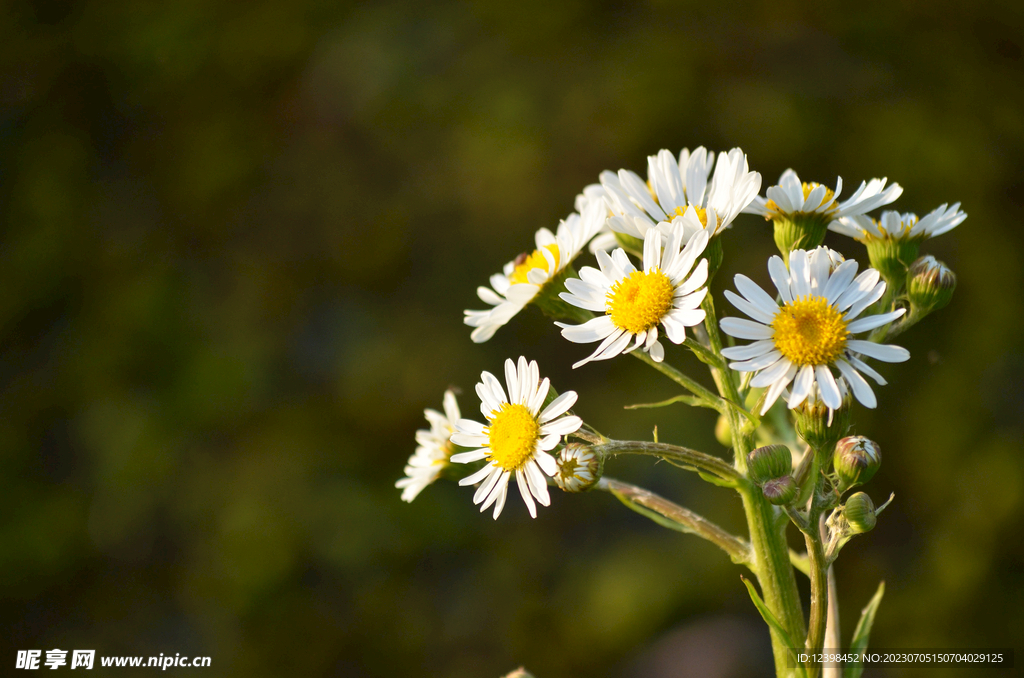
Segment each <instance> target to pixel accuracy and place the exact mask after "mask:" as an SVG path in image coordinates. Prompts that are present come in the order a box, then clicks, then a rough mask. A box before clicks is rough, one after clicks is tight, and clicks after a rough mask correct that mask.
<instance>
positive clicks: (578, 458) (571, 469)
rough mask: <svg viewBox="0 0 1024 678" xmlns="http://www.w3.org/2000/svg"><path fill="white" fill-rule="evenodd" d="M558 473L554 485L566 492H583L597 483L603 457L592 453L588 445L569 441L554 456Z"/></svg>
mask: <svg viewBox="0 0 1024 678" xmlns="http://www.w3.org/2000/svg"><path fill="white" fill-rule="evenodd" d="M555 461H556V462H558V473H556V474H555V478H554V480H555V485H558V487H560V488H561V489H562V490H564V491H566V492H584V491H586V490H589V489H590V488H591V487H593V486H594V484H595V483H597V481H598V479H599V478H600V477H601V473H602V471H603V468H602V467H603V466H604V459H603V458H601V457H599V456H598V455H596V454H594V450H593V449H592V448H591V447H590V446H589V445H583V444H582V443H569V444H567V445H566V446H565V447H563V448H562V451H561V452H559V453H558V457H556V458H555Z"/></svg>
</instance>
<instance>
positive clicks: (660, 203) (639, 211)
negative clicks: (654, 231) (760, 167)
mask: <svg viewBox="0 0 1024 678" xmlns="http://www.w3.org/2000/svg"><path fill="white" fill-rule="evenodd" d="M714 160H715V154H714V153H709V152H708V151H707V149H705V148H704V147H703V146H701V147H699V148H697V149H696V150H694V152H693V153H690V151H689V150H688V149H685V148H684V149H683V150H682V152H680V154H679V159H678V161H677V160H676V158H675V157H674V156H673V155H672V154H671V153H670V152H669V151H667V150H664V149H663V150H661V151H659V152H658V154H657V155H651V156H648V157H647V182H646V183H644V181H643V180H642V179H641V178H640V177H639V176H637V174H636V173H634V172H631V171H629V170H625V169H621V170H619V172H618V174H616V173H613V172H609V171H605V172H602V173H601V184H602V185H603V186H604V188H605V190H606V191H607V192H608V196H609V203H610V207H611V209H612V212H613V213H614V214H613V216H612V217H611V218H609V220H608V225H609V227H610V228H611V229H612V230H613V231H617V232H619V233H623V234H625V235H628V236H631V237H634V238H643V237H644V235H645V234H646V233H647V230H648V229H650V228H652V227H655V226H658V225H659V224H663V225H662V226H660V228H661V230H662V231H663V232H664V233H665V234H666V235H667V234H668V231H669V224H670V223H675V222H678V221H681V222H682V223H683V224H684V225H685V231H684V236H689V235H692V234H693V233H694V232H696V231H698V230H702V229H707V230H708V231H709V235H710V236H712V237H714V236H716V235H718V234H719V233H721V232H722V231H723V230H724V229H725V228H727V227H728V226H729V224H731V223H732V221H733V219H735V218H736V215H738V214H739V213H740V212H741V211H742V210H743V208H744V207H746V206H747V204H749V203H750V201H751V200H753V199H754V198H755V197H757V192H758V191H760V190H761V175H760V174H759V173H757V172H751V171H750V170H749V167H748V166H747V157H746V156H745V155H744V154H743V151H742V150H740V149H739V148H734V149H732V150H731V151H729V152H728V153H720V154H719V155H718V164H717V165H715V172H714V176H713V177H712V178H711V182H710V185H709V184H708V175H709V174H710V173H711V167H712V165H713V164H714Z"/></svg>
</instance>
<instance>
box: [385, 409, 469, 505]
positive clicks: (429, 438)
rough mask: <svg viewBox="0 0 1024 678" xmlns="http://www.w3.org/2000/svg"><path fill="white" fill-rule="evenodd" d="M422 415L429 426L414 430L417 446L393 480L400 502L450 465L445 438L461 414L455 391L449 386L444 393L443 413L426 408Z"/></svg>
mask: <svg viewBox="0 0 1024 678" xmlns="http://www.w3.org/2000/svg"><path fill="white" fill-rule="evenodd" d="M423 415H424V416H425V417H426V418H427V422H429V423H430V428H429V429H425V428H421V429H420V430H419V431H416V445H417V447H416V451H415V452H413V454H412V456H411V457H409V461H408V462H407V463H406V465H405V475H406V477H405V478H402V479H401V480H399V481H398V482H396V483H395V487H397V488H399V489H401V490H402V501H408V502H411V501H412V500H413V499H415V498H416V495H418V494H419V493H420V492H422V491H423V488H425V487H426V486H427V485H430V484H431V483H433V482H434V481H435V480H437V478H438V476H440V475H441V472H442V471H444V470H445V468H447V467H448V466H449V465H450V462H449V459H450V457H451V456H452V452H453V451H454V445H452V443H451V440H449V439H450V438H451V435H452V433H453V432H454V431H455V422H457V421H458V420H459V418H460V417H461V415H460V414H459V403H458V402H456V400H455V393H454V392H453V391H452V390H451V389H448V390H447V391H445V392H444V414H442V413H441V412H438V411H437V410H431V409H429V408H428V409H426V410H424V411H423Z"/></svg>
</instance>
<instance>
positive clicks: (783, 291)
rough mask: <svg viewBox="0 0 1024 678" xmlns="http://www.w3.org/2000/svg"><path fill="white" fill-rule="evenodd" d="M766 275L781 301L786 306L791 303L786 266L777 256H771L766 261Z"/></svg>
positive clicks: (791, 295)
mask: <svg viewBox="0 0 1024 678" xmlns="http://www.w3.org/2000/svg"><path fill="white" fill-rule="evenodd" d="M768 275H769V276H771V279H772V282H773V283H775V289H777V290H778V291H779V296H780V297H782V301H783V302H784V303H787V304H788V303H789V302H791V301H793V290H792V288H791V287H790V284H789V271H788V270H786V264H785V263H784V262H783V261H782V259H781V258H780V257H779V256H773V257H772V258H771V259H769V260H768Z"/></svg>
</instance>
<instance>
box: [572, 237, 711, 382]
mask: <svg viewBox="0 0 1024 678" xmlns="http://www.w3.org/2000/svg"><path fill="white" fill-rule="evenodd" d="M683 232H684V229H683V227H682V226H681V225H678V224H674V225H673V226H672V230H671V233H670V234H669V235H668V236H667V237H665V236H663V235H662V232H661V231H660V230H659V229H656V228H652V229H650V230H648V231H647V233H646V234H645V235H644V260H643V269H641V270H638V269H637V268H636V267H635V266H633V264H632V263H631V262H630V261H629V258H628V257H627V256H626V253H625V251H623V250H622V249H617V250H615V251H614V252H612V253H611V255H608V254H607V253H605V252H598V253H597V263H598V265H599V266H600V267H601V268H600V270H598V269H596V268H590V267H584V268H582V269H580V277H579V279H577V278H569V279H567V280H566V281H565V288H566V289H567V290H569V292H568V293H563V294H561V295H560V296H561V297H562V299H564V300H565V301H567V302H568V303H570V304H572V305H573V306H577V307H579V308H583V309H586V310H588V311H595V312H599V313H603V315H601V316H598V317H597V318H594V319H593V320H588V321H587V322H585V323H583V324H582V325H567V324H564V323H555V324H556V325H558V326H559V327H561V328H562V336H563V337H565V338H566V339H568V340H569V341H571V342H574V343H577V344H584V343H591V342H596V341H599V342H601V343H600V345H599V346H598V347H597V350H595V351H594V352H593V353H592V354H591V355H590V356H589V357H587V358H585V359H583V360H581V361H579V362H578V363H576V364H575V365H573V367H574V368H576V367H579V366H580V365H584V364H586V363H588V362H590V361H591V360H608V359H609V358H614V357H615V356H617V355H619V354H620V353H628V352H629V351H632V350H634V349H636V348H639V347H641V346H642V347H643V350H645V351H648V352H649V353H650V356H651V358H653V359H654V360H655V361H656V362H661V361H662V360H664V358H665V349H664V347H663V346H662V345H661V343H660V342H659V341H658V338H659V336H660V335H659V332H658V326H659V325H660V326H661V327H663V328H664V329H665V333H666V334H667V335H668V338H669V340H670V341H672V342H673V343H676V344H681V343H682V342H683V341H685V339H686V328H687V327H693V326H694V325H697V324H699V323H701V322H702V321H703V320H704V315H705V314H704V311H703V310H701V309H700V302H701V301H702V300H703V299H704V296H705V295H706V294H707V288H706V287H704V283H705V282H707V279H708V262H707V259H701V261H700V263H699V264H697V266H696V268H694V262H696V261H697V257H698V256H700V254H701V253H702V252H704V249H705V248H706V247H707V245H708V241H709V239H710V237H711V235H710V234H709V233H708V231H707V230H700V231H698V232H696V233H694V234H693V235H692V236H690V238H689V240H688V241H687V242H686V246H685V247H683V248H682V249H680V245H681V244H682V241H683ZM665 240H667V243H666V244H665V248H664V250H662V246H661V245H662V242H663V241H665ZM691 269H693V272H692V273H691V272H690V271H691ZM631 341H632V342H633V345H632V346H629V344H630V342H631Z"/></svg>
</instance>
